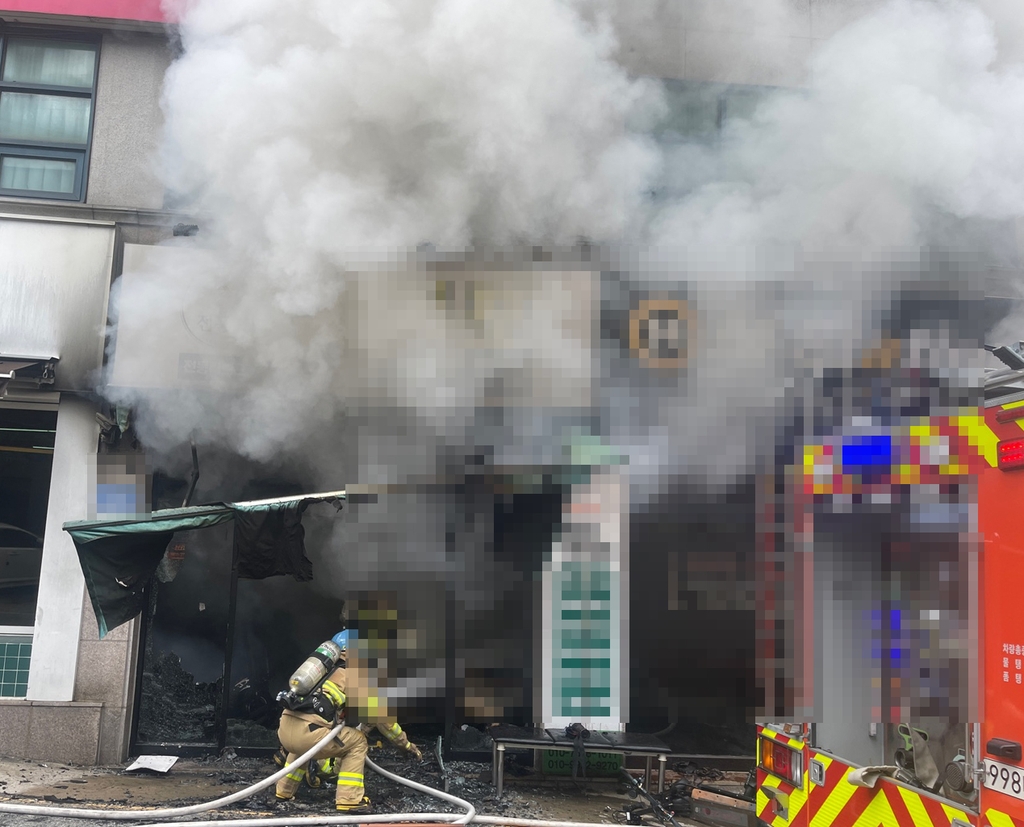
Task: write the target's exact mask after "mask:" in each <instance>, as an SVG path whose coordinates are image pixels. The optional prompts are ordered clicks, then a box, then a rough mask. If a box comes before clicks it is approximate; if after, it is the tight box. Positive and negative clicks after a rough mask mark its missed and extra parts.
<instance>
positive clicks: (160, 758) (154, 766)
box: [125, 755, 178, 772]
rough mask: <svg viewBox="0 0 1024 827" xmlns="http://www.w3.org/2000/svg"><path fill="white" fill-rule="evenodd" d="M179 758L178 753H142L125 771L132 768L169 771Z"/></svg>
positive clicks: (129, 770)
mask: <svg viewBox="0 0 1024 827" xmlns="http://www.w3.org/2000/svg"><path fill="white" fill-rule="evenodd" d="M177 760H178V756H177V755H140V756H139V757H138V758H136V759H135V763H134V764H132V765H131V766H130V767H126V768H125V772H131V771H132V770H155V771H156V772H167V770H169V769H170V768H171V767H173V766H174V762H175V761H177Z"/></svg>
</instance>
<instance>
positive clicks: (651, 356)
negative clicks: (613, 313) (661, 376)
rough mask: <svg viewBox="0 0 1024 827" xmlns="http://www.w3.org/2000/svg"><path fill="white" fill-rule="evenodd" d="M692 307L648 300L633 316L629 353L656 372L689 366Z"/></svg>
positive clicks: (682, 302) (630, 324)
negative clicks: (690, 308)
mask: <svg viewBox="0 0 1024 827" xmlns="http://www.w3.org/2000/svg"><path fill="white" fill-rule="evenodd" d="M690 325H691V321H690V311H689V306H688V305H687V303H686V302H685V301H684V300H683V299H647V300H644V301H642V302H640V304H639V305H638V306H637V307H636V308H635V309H633V310H632V311H631V312H630V314H629V349H630V351H631V352H632V353H633V355H634V356H636V357H637V358H638V359H639V360H640V361H641V362H643V363H644V364H645V365H647V366H648V367H652V368H676V369H678V368H682V367H684V366H685V365H686V352H687V340H688V334H689V329H690Z"/></svg>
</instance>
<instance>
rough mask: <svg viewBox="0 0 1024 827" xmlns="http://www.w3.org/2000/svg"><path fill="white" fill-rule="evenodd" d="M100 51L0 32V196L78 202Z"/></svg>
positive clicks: (90, 45)
mask: <svg viewBox="0 0 1024 827" xmlns="http://www.w3.org/2000/svg"><path fill="white" fill-rule="evenodd" d="M98 57H99V48H98V44H97V43H96V41H93V40H73V39H70V38H69V39H64V38H56V37H42V36H30V35H27V34H26V35H20V34H11V35H6V34H0V195H16V196H27V197H32V198H57V199H64V200H69V201H81V200H82V199H83V198H84V196H85V170H86V162H87V159H88V154H89V139H90V137H91V132H92V111H93V100H94V98H95V93H96V65H97V60H98Z"/></svg>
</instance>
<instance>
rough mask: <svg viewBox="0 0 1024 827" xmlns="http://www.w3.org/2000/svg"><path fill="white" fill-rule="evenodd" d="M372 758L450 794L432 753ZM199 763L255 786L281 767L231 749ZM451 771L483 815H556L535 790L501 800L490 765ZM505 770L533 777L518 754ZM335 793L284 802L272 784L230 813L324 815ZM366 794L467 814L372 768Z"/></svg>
mask: <svg viewBox="0 0 1024 827" xmlns="http://www.w3.org/2000/svg"><path fill="white" fill-rule="evenodd" d="M369 757H370V759H371V760H372V761H373V762H374V763H376V764H378V765H379V766H380V767H381V768H382V769H385V770H387V771H389V772H393V773H395V774H396V775H399V776H401V777H402V778H406V779H408V780H410V781H415V782H418V783H420V784H424V785H426V786H428V787H433V788H434V789H436V790H441V791H443V790H444V779H443V777H442V774H441V769H440V766H439V764H438V762H437V759H436V758H435V757H434V756H433V755H429V754H426V755H425V756H424V760H423V761H422V762H420V761H412V760H409V759H407V758H405V757H404V756H402V755H399V754H397V753H396V752H395V751H394V750H393V749H391V748H389V747H383V748H379V749H371V750H370V753H369ZM196 763H198V764H200V765H202V766H203V768H204V769H207V771H208V773H209V774H210V775H211V776H215V777H216V778H217V780H218V781H219V782H221V783H224V784H235V783H237V784H239V785H250V784H254V783H256V782H258V781H259V780H260V779H262V778H266V777H267V776H268V775H270V774H271V773H272V772H273V771H275V770H276V769H277V768H276V767H275V766H274V764H273V763H272V762H271V761H270V759H269V758H247V757H238V756H237V755H236V754H235V753H234V752H233V751H231V750H225V752H224V754H222V755H220V756H208V757H206V758H201V759H196ZM445 769H446V771H447V775H448V792H449V794H451V795H454V796H457V797H459V798H462V799H465V800H467V801H469V802H470V803H472V804H473V806H474V807H476V809H477V812H479V813H480V814H483V815H502V816H508V817H510V818H545V817H549V816H550V815H551V813H549V812H548V810H547V808H546V807H545V800H546V798H547V796H544V795H540V796H538V795H537V791H536V790H533V789H531V788H530V787H529V786H523V787H522V788H521V789H515V788H510V787H506V788H505V789H504V790H503V791H502V794H501V798H500V800H499V799H496V798H495V788H494V786H493V784H492V783H491V766H490V763H489V762H487V763H482V762H479V761H446V762H445ZM505 771H506V776H519V777H521V776H525V775H527V774H529V773H530V769H529V768H527V767H525V766H520V764H519V762H518V760H517V759H516V758H515V757H514V756H509V757H508V758H507V760H506V765H505ZM568 783H571V782H568ZM334 793H335V787H334V786H333V785H332V784H330V783H324V784H323V786H321V787H320V788H318V789H310V788H309V787H307V786H306V785H302V786H301V787H300V788H299V791H298V793H297V794H296V796H295V798H294V799H293V800H292V801H288V802H279V801H277V800H276V798H275V796H274V788H273V787H272V786H271V787H268V788H267V789H265V790H261V791H260V792H258V793H256V794H255V795H253V796H251V797H249V798H248V799H245V800H243V801H239V802H236V803H235V804H233V805H231V806H230V807H229V808H225V809H226V810H244V811H252V810H253V809H259V810H272V811H281V812H284V813H291V812H295V813H296V814H307V813H308V814H314V813H321V812H326V811H329V810H332V809H333V804H334ZM547 793H548V796H550V795H551V793H550V791H547ZM366 794H367V795H368V796H369V797H370V800H371V801H372V802H373V810H374V812H376V813H427V812H431V813H459V812H462V808H461V807H458V806H457V805H455V804H452V803H450V802H447V801H442V800H441V799H438V798H435V797H433V796H430V795H427V794H426V793H421V792H418V791H416V790H412V789H409V788H408V787H405V786H402V785H400V784H398V783H397V782H395V781H391V780H390V779H387V778H384V777H382V776H380V775H378V774H377V773H375V772H373V771H372V770H370V769H369V767H367V770H366Z"/></svg>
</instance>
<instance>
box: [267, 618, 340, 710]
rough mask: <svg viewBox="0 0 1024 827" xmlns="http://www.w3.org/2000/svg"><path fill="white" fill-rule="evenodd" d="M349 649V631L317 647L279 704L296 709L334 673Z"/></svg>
mask: <svg viewBox="0 0 1024 827" xmlns="http://www.w3.org/2000/svg"><path fill="white" fill-rule="evenodd" d="M347 649H348V630H345V631H341V632H338V634H336V635H335V636H334V637H333V638H331V639H330V640H325V641H324V642H323V643H321V644H320V645H319V646H317V647H316V649H315V650H314V651H313V654H311V655H310V656H309V657H308V658H306V660H304V661H303V662H302V665H301V666H299V668H298V669H296V670H295V672H294V673H293V674H292V676H291V677H290V678H289V679H288V689H287V690H286V691H284V692H281V693H279V694H278V696H277V700H278V702H279V703H280V704H281V705H282V706H284V707H285V708H287V709H295V708H296V706H298V705H299V704H301V703H302V702H303V700H304V699H305V697H306V696H307V695H309V694H310V693H311V692H313V691H314V690H315V689H316V688H317V687H318V686H319V685H320V684H321V683H323V681H324V679H325V678H326V677H327V676H328V675H330V674H331V672H333V671H334V668H335V667H336V666H337V665H338V661H339V660H341V659H342V658H343V657H345V656H346V653H347Z"/></svg>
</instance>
